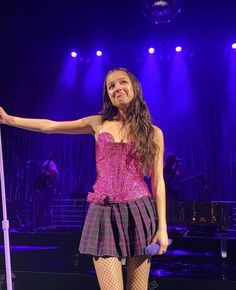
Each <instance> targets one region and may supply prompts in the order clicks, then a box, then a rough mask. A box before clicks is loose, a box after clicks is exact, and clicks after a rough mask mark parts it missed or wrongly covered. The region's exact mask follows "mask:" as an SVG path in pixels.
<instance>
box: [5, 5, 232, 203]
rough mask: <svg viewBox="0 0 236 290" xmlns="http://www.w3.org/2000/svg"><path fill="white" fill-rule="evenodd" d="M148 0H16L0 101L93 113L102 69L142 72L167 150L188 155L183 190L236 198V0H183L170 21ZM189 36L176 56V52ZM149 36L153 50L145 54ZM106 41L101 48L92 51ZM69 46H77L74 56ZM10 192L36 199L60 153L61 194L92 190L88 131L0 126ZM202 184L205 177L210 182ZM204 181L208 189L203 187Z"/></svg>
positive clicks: (10, 106) (10, 9) (22, 107)
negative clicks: (155, 19)
mask: <svg viewBox="0 0 236 290" xmlns="http://www.w3.org/2000/svg"><path fill="white" fill-rule="evenodd" d="M141 2H142V1H133V0H132V1H125V0H120V1H92V2H91V1H66V2H65V1H54V0H53V1H28V0H26V1H22V0H20V1H15V2H11V3H5V4H4V5H5V7H3V9H1V10H2V11H1V14H2V16H1V37H0V53H1V57H0V79H1V86H0V98H1V100H0V105H1V106H3V107H4V108H5V109H6V111H7V112H8V113H9V114H13V115H17V116H23V117H34V118H50V119H54V120H71V119H75V118H80V117H84V116H87V115H92V114H97V113H98V112H99V111H100V109H101V106H102V83H103V78H104V76H105V73H106V72H107V71H108V70H109V69H111V68H114V67H117V66H121V67H127V68H128V69H130V70H131V71H132V72H133V73H134V74H135V75H136V76H137V77H138V78H139V79H140V81H141V83H142V85H143V90H144V95H145V97H146V100H147V103H148V105H149V108H150V111H151V115H152V118H153V120H154V122H155V123H156V124H157V125H158V126H160V127H161V128H162V130H163V132H164V135H165V148H166V153H168V152H173V153H175V154H176V155H177V156H178V157H179V158H181V159H183V163H182V176H183V178H187V177H192V178H190V179H189V180H188V181H186V182H184V183H183V184H182V197H181V198H182V199H184V200H213V201H214V200H225V201H226V200H235V188H236V178H235V176H236V149H235V148H236V134H235V132H236V118H235V110H236V101H235V99H236V85H235V78H236V51H235V50H232V49H231V43H232V42H233V41H236V33H235V27H236V3H235V1H223V3H222V1H203V0H200V1H187V0H185V1H183V8H182V12H181V13H180V14H179V15H178V17H177V18H176V19H175V20H174V21H172V22H170V23H165V24H154V23H152V22H151V21H149V20H148V19H146V18H145V17H144V16H143V15H142V11H141V7H140V5H141ZM178 44H180V45H182V46H183V51H182V52H181V54H176V52H175V51H174V49H175V46H176V45H178ZM151 45H152V46H154V47H155V48H156V50H157V54H155V55H148V54H147V53H146V51H147V49H148V47H149V46H151ZM97 49H102V50H103V52H104V54H103V56H102V57H101V58H97V57H96V56H95V51H96V50H97ZM71 50H77V51H79V56H80V57H79V58H77V59H72V58H71V57H70V55H69V53H70V51H71ZM2 133H3V145H4V161H5V164H4V165H5V177H6V189H7V195H8V199H13V200H24V199H31V198H32V194H33V190H34V184H35V181H36V178H37V175H38V173H39V170H40V166H41V164H42V163H43V161H44V160H46V159H47V158H49V156H51V154H53V160H54V161H55V162H56V163H57V165H58V169H59V186H58V194H59V195H60V196H61V197H63V198H72V197H78V196H79V195H81V194H82V195H85V194H86V193H87V192H88V191H89V190H91V189H92V185H93V183H94V181H95V178H96V176H95V155H94V140H93V138H92V137H91V136H85V135H80V136H76V135H74V136H68V135H67V136H66V135H43V134H40V133H35V132H28V131H22V130H20V129H16V128H10V127H3V126H2ZM206 185H207V186H206ZM204 186H205V189H204Z"/></svg>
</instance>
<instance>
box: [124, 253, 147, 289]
mask: <svg viewBox="0 0 236 290" xmlns="http://www.w3.org/2000/svg"><path fill="white" fill-rule="evenodd" d="M150 266H151V257H147V256H137V257H129V258H127V288H126V289H127V290H147V288H148V278H149V272H150Z"/></svg>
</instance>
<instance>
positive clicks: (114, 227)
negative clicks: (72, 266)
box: [79, 196, 157, 257]
mask: <svg viewBox="0 0 236 290" xmlns="http://www.w3.org/2000/svg"><path fill="white" fill-rule="evenodd" d="M156 229H157V214H156V206H155V202H154V200H153V199H152V197H151V196H145V197H143V198H140V199H137V200H134V201H130V202H126V203H114V204H107V205H104V204H96V203H91V204H90V205H89V208H88V212H87V216H86V219H85V223H84V227H83V231H82V235H81V239H80V245H79V251H80V253H82V254H88V255H93V256H97V257H134V256H141V255H144V254H145V253H144V249H145V247H146V246H147V245H148V244H149V243H150V242H151V240H152V238H153V236H154V234H155V232H156Z"/></svg>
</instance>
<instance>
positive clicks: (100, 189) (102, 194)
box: [87, 132, 150, 204]
mask: <svg viewBox="0 0 236 290" xmlns="http://www.w3.org/2000/svg"><path fill="white" fill-rule="evenodd" d="M132 146H133V144H132V142H130V143H123V142H120V143H117V142H115V140H114V138H113V136H112V135H111V134H110V133H108V132H102V133H100V134H99V135H98V136H97V140H96V169H97V180H96V182H95V184H94V186H93V192H89V193H88V196H87V200H88V201H89V202H93V203H104V204H109V203H120V202H128V201H132V200H135V199H138V198H141V197H144V196H149V195H150V192H149V189H148V186H147V184H146V182H145V181H144V179H143V177H142V175H141V174H140V172H139V169H138V166H137V164H136V162H135V161H134V160H131V161H130V162H129V163H128V164H127V154H128V153H129V152H130V150H131V149H132Z"/></svg>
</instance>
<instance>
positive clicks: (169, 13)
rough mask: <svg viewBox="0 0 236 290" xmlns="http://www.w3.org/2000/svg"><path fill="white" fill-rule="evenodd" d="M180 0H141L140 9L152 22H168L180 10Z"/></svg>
mask: <svg viewBox="0 0 236 290" xmlns="http://www.w3.org/2000/svg"><path fill="white" fill-rule="evenodd" d="M181 9H182V0H159V1H155V0H143V6H142V11H143V14H144V16H145V17H147V18H148V19H149V20H151V21H152V22H154V23H156V24H158V23H168V22H171V21H172V20H174V19H175V18H176V16H177V15H178V14H179V13H180V12H181Z"/></svg>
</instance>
